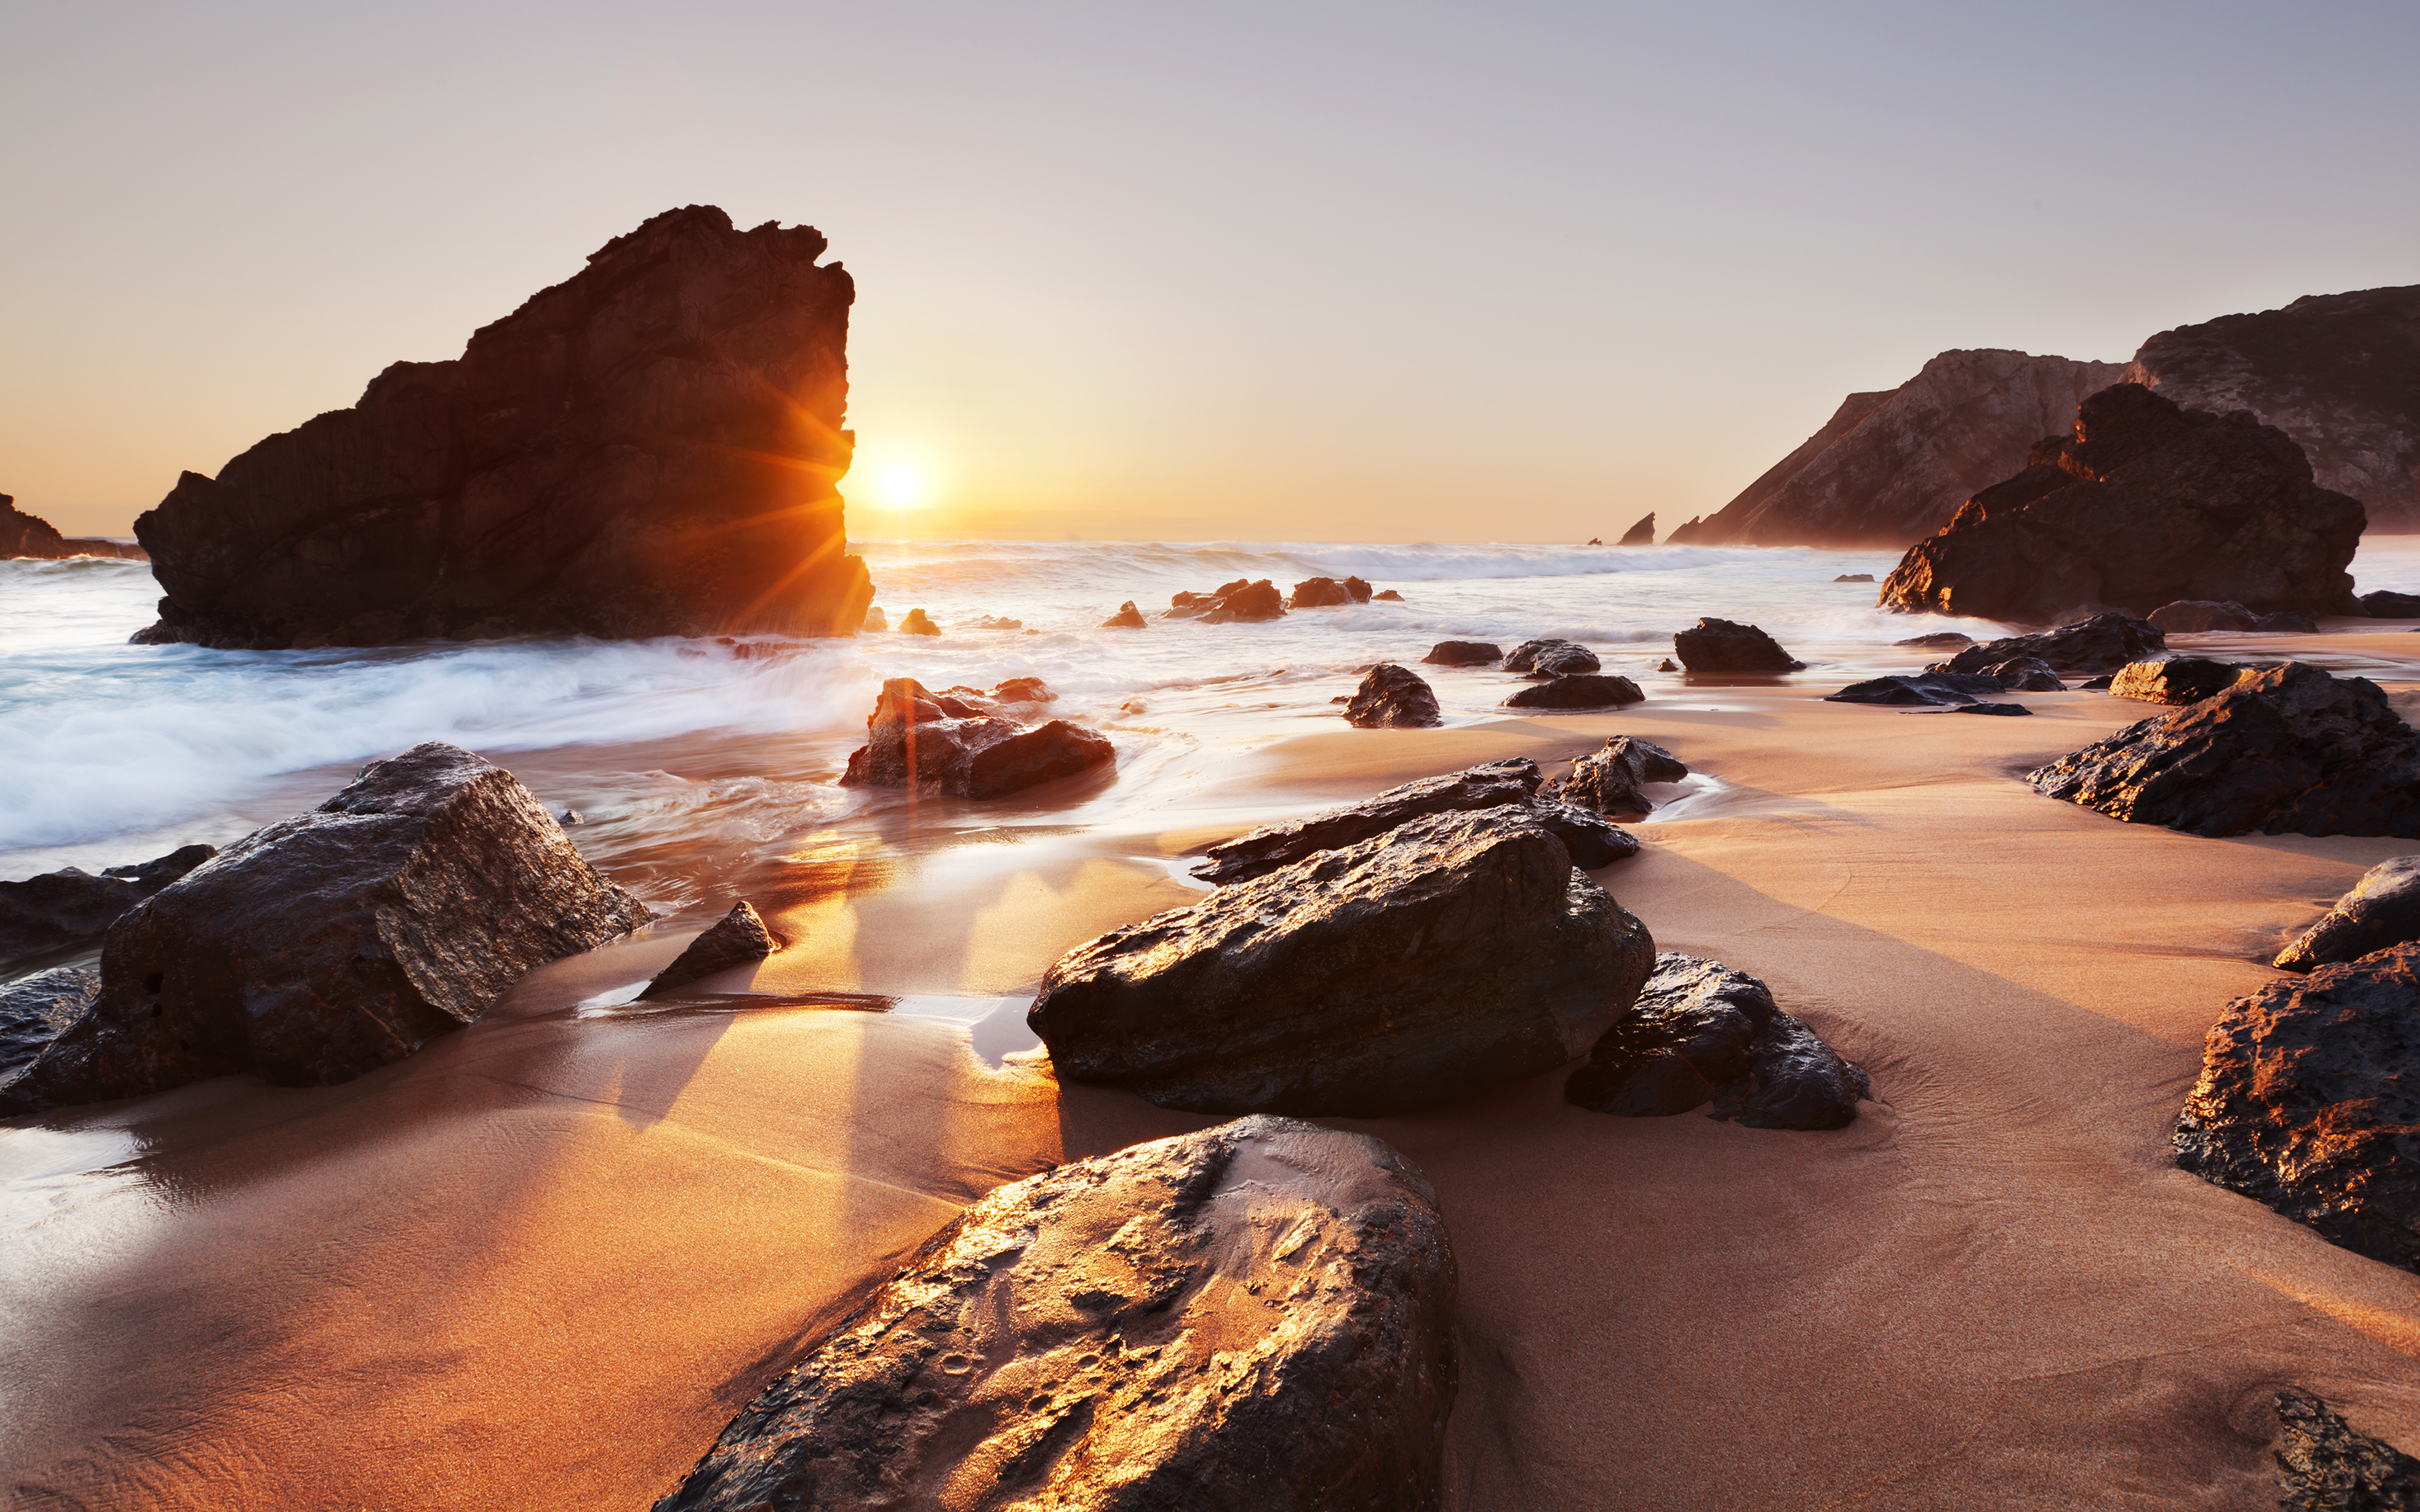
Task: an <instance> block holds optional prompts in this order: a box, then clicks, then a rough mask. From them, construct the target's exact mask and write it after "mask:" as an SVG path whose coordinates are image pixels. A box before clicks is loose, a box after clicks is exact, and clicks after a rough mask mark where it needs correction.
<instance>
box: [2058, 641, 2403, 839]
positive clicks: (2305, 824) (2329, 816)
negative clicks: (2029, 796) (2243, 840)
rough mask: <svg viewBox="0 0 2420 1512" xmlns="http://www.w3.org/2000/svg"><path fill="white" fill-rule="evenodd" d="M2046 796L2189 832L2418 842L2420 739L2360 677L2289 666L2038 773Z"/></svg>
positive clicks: (2248, 677) (2254, 675)
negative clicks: (2378, 837)
mask: <svg viewBox="0 0 2420 1512" xmlns="http://www.w3.org/2000/svg"><path fill="white" fill-rule="evenodd" d="M2026 780H2027V781H2029V782H2031V783H2032V784H2033V785H2034V787H2035V788H2036V789H2037V790H2038V791H2040V792H2041V793H2044V794H2047V795H2050V796H2051V797H2054V798H2065V799H2067V800H2069V801H2070V802H2071V803H2079V804H2082V805H2084V806H2085V807H2086V808H2090V809H2098V810H2101V811H2102V812H2103V813H2106V814H2109V815H2112V816H2113V817H2116V818H2118V819H2123V820H2126V821H2127V822H2128V823H2130V824H2148V825H2167V826H2168V827H2169V828H2171V829H2181V830H2186V831H2188V832H2190V833H2193V834H2196V835H2242V834H2246V833H2251V832H2258V833H2261V834H2268V835H2284V834H2303V835H2397V836H2403V837H2406V838H2420V736H2414V735H2413V733H2412V730H2411V727H2410V726H2408V725H2406V724H2405V723H2404V722H2403V721H2402V720H2401V719H2399V718H2397V717H2396V715H2395V711H2394V710H2393V709H2392V708H2390V707H2388V706H2387V702H2386V695H2385V694H2384V693H2381V691H2379V688H2378V685H2377V684H2375V683H2373V682H2371V681H2369V679H2367V678H2366V677H2344V678H2337V677H2331V676H2330V675H2328V673H2326V672H2324V671H2320V670H2319V668H2317V667H2313V666H2310V665H2308V664H2306V663H2304V662H2299V661H2289V662H2287V663H2286V664H2285V665H2283V666H2280V667H2272V668H2269V669H2268V670H2266V671H2255V672H2247V673H2245V674H2244V675H2243V676H2242V677H2240V678H2238V679H2237V680H2236V682H2235V683H2234V684H2233V685H2232V686H2231V687H2227V688H2226V689H2224V690H2223V691H2221V692H2218V693H2216V694H2213V695H2212V696H2211V697H2209V698H2206V699H2203V700H2202V701H2201V702H2197V703H2194V704H2190V705H2187V706H2186V707H2184V708H2181V709H2177V710H2175V711H2173V712H2171V713H2168V714H2164V715H2162V716H2160V717H2157V718H2151V719H2145V720H2143V721H2142V722H2141V723H2139V724H2132V725H2128V726H2127V727H2126V728H2125V729H2123V730H2120V731H2118V733H2116V734H2114V735H2111V736H2109V737H2108V738H2107V739H2105V740H2102V741H2098V742H2095V743H2094V744H2092V745H2090V746H2086V748H2083V749H2082V750H2079V751H2076V752H2074V753H2073V754H2071V755H2069V756H2065V757H2062V758H2060V759H2059V760H2058V761H2055V762H2053V763H2051V764H2049V765H2046V766H2040V767H2037V768H2036V769H2035V770H2033V771H2032V772H2030V773H2028V774H2027V775H2026Z"/></svg>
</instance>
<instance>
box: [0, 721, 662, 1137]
mask: <svg viewBox="0 0 2420 1512" xmlns="http://www.w3.org/2000/svg"><path fill="white" fill-rule="evenodd" d="M647 918H648V912H647V909H646V907H645V905H644V904H643V903H640V902H639V901H638V900H637V899H635V898H632V897H631V896H630V895H629V894H628V893H627V892H624V891H623V890H622V889H621V888H620V887H615V886H614V885H613V883H612V882H609V881H607V880H606V879H605V877H604V876H603V875H602V874H600V873H599V872H597V869H596V868H594V867H592V866H590V865H589V864H588V863H587V862H586V861H584V860H582V859H581V856H580V853H579V852H578V851H576V850H574V849H572V845H571V841H570V840H569V839H567V838H566V836H565V835H564V833H563V826H562V825H558V824H557V823H555V821H554V819H553V817H552V816H551V815H550V814H549V813H548V812H547V811H546V810H545V809H544V808H542V807H540V806H539V804H538V801H537V800H536V798H535V797H533V796H532V795H531V794H530V791H529V790H528V789H527V788H525V787H523V786H521V785H520V783H519V782H517V781H515V780H514V779H513V775H512V774H511V773H510V772H507V771H505V770H504V768H503V767H500V766H491V765H489V764H488V763H486V762H484V761H481V760H480V759H479V758H478V757H476V756H474V755H473V754H471V753H470V752H469V751H467V750H462V749H459V748H456V747H453V746H448V745H445V744H443V743H442V742H438V741H430V742H428V743H427V744H425V745H419V746H414V747H413V748H411V749H410V750H408V751H405V752H404V753H403V754H402V755H400V756H396V757H394V758H392V759H390V760H387V761H382V762H372V763H371V764H369V765H367V766H365V767H363V768H362V773H361V776H360V777H358V778H356V779H354V780H353V782H352V783H351V784H350V785H349V786H348V787H346V788H345V789H344V790H343V791H342V792H340V793H338V794H337V795H335V796H334V797H333V798H330V799H329V800H328V801H327V802H325V803H323V804H321V805H319V807H318V808H317V809H315V810H311V811H310V812H309V813H306V814H302V815H298V816H297V817H295V818H292V819H286V820H281V821H279V822H278V823H276V824H273V825H269V826H268V827H266V828H263V829H258V830H255V831H254V832H253V833H251V834H250V835H247V836H245V837H244V838H243V839H242V840H240V841H236V843H234V844H233V845H230V846H228V847H227V848H226V849H225V851H222V852H221V853H219V855H218V856H217V857H216V858H215V859H213V860H212V861H211V862H210V863H209V865H208V866H205V867H202V868H200V869H198V870H196V871H194V872H191V873H190V874H188V875H186V876H185V877H183V878H182V879H180V880H178V881H177V882H175V883H173V884H171V885H170V886H169V887H167V888H165V889H164V890H163V891H161V892H160V893H158V894H157V895H155V896H154V897H152V898H150V899H148V900H147V901H146V902H145V903H143V904H142V906H140V907H138V908H136V909H135V910H134V911H133V912H132V913H130V914H128V915H127V916H126V917H125V918H121V919H119V920H118V921H117V922H116V924H115V925H113V926H111V928H110V931H109V934H108V936H107V938H106V939H105V940H104V941H103V942H102V945H101V995H100V996H99V998H98V999H96V1000H95V1002H94V1003H93V1005H92V1007H91V1009H90V1010H89V1011H87V1012H85V1014H84V1015H83V1016H82V1017H81V1018H79V1019H77V1020H76V1021H75V1023H74V1024H73V1025H71V1026H70V1027H69V1028H68V1029H67V1030H66V1031H65V1032H63V1033H62V1034H61V1035H60V1036H59V1037H58V1039H57V1040H56V1041H54V1042H53V1043H52V1045H51V1046H50V1048H49V1049H48V1050H46V1051H44V1052H43V1054H42V1056H41V1058H40V1059H39V1060H37V1061H36V1062H35V1063H34V1064H33V1065H32V1066H31V1067H30V1068H28V1069H27V1071H26V1072H24V1074H23V1077H22V1078H21V1079H20V1080H19V1081H18V1082H16V1083H15V1084H13V1085H12V1086H10V1087H9V1088H8V1089H7V1091H6V1092H5V1093H0V1113H24V1112H33V1111H37V1110H39V1109H41V1108H45V1107H54V1106H61V1105H66V1104H71V1103H92V1102H99V1101H101V1100H102V1099H105V1098H117V1097H132V1096H136V1095H138V1094H141V1093H145V1092H154V1091H158V1090H161V1089H162V1088H169V1087H177V1086H181V1085H183V1084H184V1083H187V1082H194V1081H201V1080H204V1079H206V1078H209V1077H212V1076H224V1075H227V1074H230V1073H233V1072H252V1073H254V1074H256V1075H258V1076H260V1077H262V1078H263V1079H265V1080H267V1081H269V1082H271V1083H274V1084H276V1085H279V1086H287V1087H310V1086H318V1085H321V1084H325V1083H331V1082H342V1081H349V1080H350V1079H352V1078H353V1077H355V1076H359V1075H361V1074H363V1073H364V1072H369V1071H374V1070H376V1069H377V1068H378V1067H380V1066H383V1065H385V1064H387V1063H388V1062H390V1061H395V1060H400V1059H402V1058H403V1057H406V1056H408V1055H410V1054H411V1053H412V1052H413V1051H414V1050H417V1049H419V1048H420V1047H421V1045H423V1044H425V1043H426V1042H427V1041H429V1040H432V1039H434V1038H436V1037H437V1036H438V1035H441V1034H443V1033H446V1032H448V1031H449V1030H453V1029H458V1028H459V1027H461V1026H463V1025H465V1024H469V1023H472V1022H473V1021H474V1020H476V1019H477V1018H478V1017H479V1016H480V1015H481V1014H483V1013H485V1012H486V1011H488V1008H489V1005H490V1004H492V1003H493V1002H495V1000H496V999H497V998H498V997H500V996H501V995H503V994H504V991H505V989H507V988H509V987H511V986H512V985H513V983H514V982H516V981H518V980H520V979H521V977H522V976H523V975H524V974H526V973H527V972H529V971H530V970H531V969H532V968H534V967H536V966H539V965H543V964H546V963H547V962H549V961H554V960H558V959H560V958H562V957H564V956H566V955H573V954H576V953H578V952H580V951H582V950H586V949H591V948H593V947H595V946H597V945H601V944H603V943H604V942H605V941H607V940H609V939H612V938H613V937H614V936H615V935H617V934H622V933H627V932H628V931H629V930H632V929H634V928H636V927H637V926H639V925H640V924H643V923H644V922H646V920H647Z"/></svg>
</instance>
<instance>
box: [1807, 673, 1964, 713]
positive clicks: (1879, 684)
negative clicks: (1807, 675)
mask: <svg viewBox="0 0 2420 1512" xmlns="http://www.w3.org/2000/svg"><path fill="white" fill-rule="evenodd" d="M2001 691H2002V688H2001V687H2000V680H1999V679H1998V678H1996V677H1989V676H1985V675H1984V674H1982V673H1980V672H1925V673H1923V674H1921V675H1919V676H1915V677H1908V676H1901V675H1896V674H1895V675H1892V676H1889V677H1871V678H1868V679H1867V680H1866V681H1864V682H1862V683H1851V684H1850V685H1849V686H1848V687H1844V688H1842V689H1840V691H1838V693H1827V694H1825V695H1824V698H1823V702H1826V703H1882V704H1890V705H1895V706H1899V707H1909V706H1916V707H1922V706H1926V705H1939V704H1951V703H1972V702H1975V701H1976V700H1977V699H1980V698H1987V697H1989V696H1991V695H1992V694H1994V693H1998V692H2001Z"/></svg>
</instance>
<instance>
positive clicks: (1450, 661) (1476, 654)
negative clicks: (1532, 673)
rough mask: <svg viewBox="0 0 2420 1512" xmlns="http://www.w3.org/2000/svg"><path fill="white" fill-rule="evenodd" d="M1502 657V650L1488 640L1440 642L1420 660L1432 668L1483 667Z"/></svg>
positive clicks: (1430, 648)
mask: <svg viewBox="0 0 2420 1512" xmlns="http://www.w3.org/2000/svg"><path fill="white" fill-rule="evenodd" d="M1503 655H1504V649H1503V648H1502V647H1501V646H1498V645H1497V644H1496V643H1495V642H1494V641H1490V640H1440V641H1438V642H1437V643H1436V644H1435V645H1433V646H1431V647H1429V654H1428V655H1427V656H1422V657H1421V658H1420V660H1421V662H1423V663H1424V664H1426V665H1428V666H1432V667H1484V666H1486V665H1487V664H1488V663H1489V662H1491V661H1497V660H1499V659H1501V658H1502V656H1503Z"/></svg>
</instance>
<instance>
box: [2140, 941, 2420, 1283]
mask: <svg viewBox="0 0 2420 1512" xmlns="http://www.w3.org/2000/svg"><path fill="white" fill-rule="evenodd" d="M2176 1146H2177V1164H2178V1165H2181V1166H2183V1167H2184V1168H2185V1169H2186V1170H2189V1171H2191V1172H2193V1173H2194V1174H2195V1175H2196V1176H2199V1177H2201V1178H2202V1179H2204V1180H2209V1181H2214V1182H2216V1183H2217V1184H2218V1185H2220V1186H2223V1187H2226V1188H2228V1189H2229V1190H2231V1191H2235V1192H2241V1193H2242V1194H2243V1195H2244V1196H2248V1197H2251V1198H2253V1199H2254V1200H2255V1201H2257V1202H2262V1203H2265V1204H2267V1205H2268V1206H2270V1207H2272V1208H2273V1209H2275V1210H2276V1211H2279V1212H2282V1213H2284V1214H2285V1215H2286V1216H2287V1217H2288V1218H2291V1219H2293V1220H2294V1221H2295V1222H2297V1223H2303V1224H2308V1225H2309V1226H2310V1227H2313V1228H2315V1229H2317V1230H2319V1234H2320V1235H2321V1236H2322V1237H2323V1238H2325V1239H2327V1240H2328V1241H2329V1242H2332V1243H2336V1244H2341V1245H2343V1246H2344V1247H2345V1248H2347V1249H2350V1250H2353V1251H2355V1252H2357V1253H2359V1254H2363V1255H2366V1256H2368V1257H2370V1258H2372V1259H2375V1260H2383V1261H2385V1262H2386V1263H2387V1264H2389V1265H2396V1266H2400V1267H2402V1268H2403V1269H2404V1270H2407V1271H2420V945H2398V946H2394V947H2391V948H2389V949H2383V950H2380V951H2377V952H2375V953H2374V954H2370V955H2366V956H2363V957H2362V958H2361V959H2360V960H2358V961H2352V962H2348V963H2345V964H2336V965H2323V966H2320V967H2318V968H2317V969H2315V970H2314V971H2312V972H2311V974H2310V975H2309V976H2307V977H2289V978H2286V979H2283V980H2277V981H2273V982H2271V983H2270V984H2269V985H2268V986H2266V987H2263V988H2262V989H2261V990H2260V991H2258V992H2257V993H2254V994H2252V995H2250V996H2248V997H2239V998H2237V999H2236V1000H2235V1001H2234V1002H2232V1003H2229V1004H2228V1005H2227V1007H2226V1013H2225V1015H2223V1016H2222V1017H2221V1018H2220V1019H2219V1021H2218V1022H2217V1023H2216V1024H2215V1025H2213V1026H2211V1031H2210V1036H2209V1038H2208V1039H2207V1040H2205V1041H2203V1044H2202V1067H2201V1079H2200V1080H2199V1081H2197V1082H2195V1084H2194V1088H2193V1091H2192V1092H2191V1093H2189V1094H2188V1095H2187V1096H2186V1098H2185V1106H2184V1112H2183V1113H2182V1115H2181V1116H2180V1117H2179V1118H2178V1119H2177V1135H2176Z"/></svg>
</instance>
